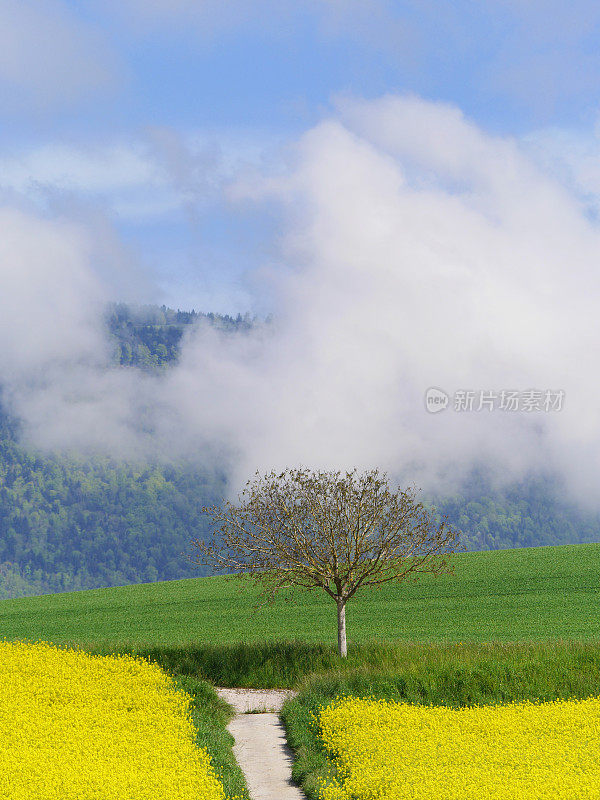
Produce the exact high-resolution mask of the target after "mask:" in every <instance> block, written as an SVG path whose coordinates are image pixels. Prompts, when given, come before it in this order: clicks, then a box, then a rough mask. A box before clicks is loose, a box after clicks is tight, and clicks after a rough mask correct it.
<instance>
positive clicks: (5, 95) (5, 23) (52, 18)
mask: <svg viewBox="0 0 600 800" xmlns="http://www.w3.org/2000/svg"><path fill="white" fill-rule="evenodd" d="M0 17H1V19H2V25H0V97H1V98H2V102H3V105H4V107H5V109H7V108H8V109H11V110H15V109H17V108H22V107H23V106H25V107H33V108H35V109H36V110H47V109H49V108H55V107H59V108H62V107H63V106H66V105H70V104H71V103H73V102H75V101H77V100H79V99H81V98H82V97H86V96H88V95H89V94H90V93H93V92H96V91H98V90H106V89H108V88H113V87H114V85H115V84H116V80H117V76H118V74H120V72H121V68H120V66H119V65H118V59H117V57H116V56H115V54H114V53H113V52H112V51H111V49H110V47H109V46H108V44H107V43H106V41H105V40H104V38H103V37H102V36H101V35H100V34H98V33H97V32H96V30H94V28H92V27H91V26H90V25H87V24H86V23H84V22H83V21H81V20H80V19H78V18H77V17H76V16H75V15H74V14H73V13H72V11H70V10H69V9H68V7H67V5H66V4H64V3H62V2H59V0H37V2H35V3H31V2H23V1H22V0H21V1H19V0H0ZM121 77H122V76H121Z"/></svg>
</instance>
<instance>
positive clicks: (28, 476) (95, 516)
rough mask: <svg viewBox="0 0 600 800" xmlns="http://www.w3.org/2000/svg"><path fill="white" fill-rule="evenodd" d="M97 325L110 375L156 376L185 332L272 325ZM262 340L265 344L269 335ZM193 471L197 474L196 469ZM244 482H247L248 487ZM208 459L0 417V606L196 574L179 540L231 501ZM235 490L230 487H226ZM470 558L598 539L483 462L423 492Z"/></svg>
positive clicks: (581, 519)
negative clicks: (76, 445)
mask: <svg viewBox="0 0 600 800" xmlns="http://www.w3.org/2000/svg"><path fill="white" fill-rule="evenodd" d="M104 324H105V331H106V335H107V340H108V342H109V344H110V359H111V365H112V366H111V367H110V369H112V370H126V371H129V370H131V371H135V372H137V373H140V374H143V375H146V376H148V377H152V378H153V379H157V378H158V377H159V376H160V375H161V374H164V373H166V372H168V371H169V370H171V369H172V368H173V367H174V366H175V365H176V364H177V363H178V360H179V358H180V353H181V343H182V340H183V339H184V337H185V336H186V335H188V334H189V332H190V331H191V329H192V328H194V327H196V326H202V325H207V326H209V327H210V328H211V329H212V330H214V331H215V332H218V333H219V335H222V336H225V337H233V338H235V337H247V336H248V335H249V333H250V332H251V331H252V330H253V329H254V328H255V327H256V326H257V325H261V326H263V327H266V329H267V330H269V326H271V325H272V320H270V319H267V320H258V319H257V318H256V317H252V318H251V317H250V315H249V314H245V315H241V314H238V315H237V316H235V317H233V316H228V315H222V314H212V313H207V314H205V313H201V312H196V311H179V310H178V311H174V310H173V309H169V308H167V307H166V306H162V307H159V306H140V307H133V306H128V305H127V304H123V303H118V304H117V303H112V304H110V305H109V306H107V307H106V310H105V313H104ZM271 335H273V336H276V335H277V333H276V329H275V328H273V330H272V331H271ZM199 465H202V466H199ZM250 477H251V475H248V476H247V478H250ZM231 483H232V482H231V475H230V474H229V473H228V471H227V469H226V468H224V465H223V463H222V462H220V460H219V459H218V458H216V457H215V460H214V462H213V463H212V465H211V463H210V460H207V459H204V458H200V459H187V460H186V459H180V458H178V459H173V458H169V457H162V458H158V459H149V458H147V457H143V458H117V457H114V456H108V455H103V454H101V453H95V454H87V455H86V454H85V453H83V454H82V453H81V452H78V451H77V450H74V449H73V448H71V449H67V448H63V449H62V450H57V449H48V448H47V447H44V448H42V447H39V446H36V445H35V444H34V443H32V442H31V441H28V439H27V436H24V431H23V425H22V422H21V421H20V420H19V418H18V416H16V415H14V414H10V413H9V411H8V410H7V408H6V406H5V407H4V408H3V409H2V410H1V411H0V598H8V597H20V596H26V595H34V594H44V593H50V592H65V591H73V590H78V589H91V588H102V587H109V586H119V585H125V584H130V583H147V582H152V581H161V580H174V579H178V578H188V577H196V576H198V575H202V574H206V570H204V569H203V568H198V567H197V566H194V565H192V564H191V562H190V561H189V560H188V559H187V558H186V555H185V553H188V554H191V548H190V540H191V539H192V538H195V537H202V536H204V535H207V534H208V533H209V532H210V526H209V523H208V520H207V518H206V516H205V515H203V514H202V511H201V509H202V506H203V505H211V504H213V503H219V502H221V500H222V499H223V497H226V496H229V495H230V493H231V489H232V485H231ZM234 488H235V487H234ZM420 499H422V500H423V501H424V502H426V503H428V504H430V503H433V504H434V505H435V508H436V509H437V510H438V512H439V513H440V514H446V515H448V519H449V521H450V522H451V523H452V524H454V525H456V526H457V527H458V528H460V530H461V531H462V532H463V535H464V542H465V544H466V546H467V548H468V549H470V550H486V549H503V548H512V547H533V546H541V545H556V544H573V543H578V542H593V541H600V516H599V515H598V513H597V512H595V511H590V510H586V509H585V508H582V507H580V506H579V505H578V504H577V503H575V502H574V501H573V500H570V499H569V498H568V494H566V493H565V488H564V486H562V485H561V482H560V480H559V478H558V477H557V476H556V475H554V476H552V475H549V474H543V473H541V472H539V473H537V474H535V473H532V474H531V475H530V476H528V477H526V478H524V479H521V480H519V481H513V482H512V483H510V484H508V485H505V486H503V487H501V488H498V487H497V486H495V485H494V480H493V473H491V472H490V474H488V470H487V469H486V466H485V464H483V463H482V464H480V465H474V466H473V467H472V469H471V471H470V473H469V475H468V476H467V477H466V478H465V480H464V482H463V484H462V486H461V487H460V491H456V492H447V493H439V492H438V493H434V492H429V493H425V492H422V493H421V495H420Z"/></svg>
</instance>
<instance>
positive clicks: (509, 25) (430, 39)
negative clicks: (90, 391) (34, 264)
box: [0, 0, 600, 314]
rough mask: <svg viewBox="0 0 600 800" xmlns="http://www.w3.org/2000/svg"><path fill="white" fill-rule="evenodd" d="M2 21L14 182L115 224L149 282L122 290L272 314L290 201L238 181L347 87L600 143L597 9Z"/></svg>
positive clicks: (516, 132)
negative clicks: (270, 281)
mask: <svg viewBox="0 0 600 800" xmlns="http://www.w3.org/2000/svg"><path fill="white" fill-rule="evenodd" d="M0 14H1V19H2V27H1V32H0V37H1V38H0V45H1V47H0V53H1V55H0V101H1V102H0V187H1V191H2V192H3V194H4V195H5V196H7V197H10V196H11V195H12V196H13V197H14V199H15V200H16V201H18V202H25V203H28V204H31V205H32V206H34V207H36V208H37V209H39V210H40V211H41V213H43V214H48V213H49V214H51V215H55V216H61V217H65V216H66V217H69V216H70V217H79V218H80V219H81V218H87V219H88V220H89V219H92V218H94V219H95V220H96V222H97V224H103V225H105V226H107V227H110V228H111V229H112V230H113V231H114V235H115V237H116V239H118V241H119V243H120V247H121V248H122V250H123V258H126V259H127V260H128V261H129V262H130V264H131V267H132V268H134V267H135V268H137V269H138V270H141V272H143V273H144V274H145V275H146V277H147V280H146V285H141V284H139V283H138V284H137V285H136V287H135V289H134V287H133V285H131V286H127V285H125V286H123V287H116V288H117V289H122V298H121V297H119V299H131V300H146V299H148V300H155V301H156V302H166V303H167V304H169V305H172V306H176V307H177V306H179V307H181V308H184V307H185V308H188V307H195V308H196V309H200V310H204V311H208V310H212V311H219V312H222V313H237V312H238V311H241V312H242V313H243V312H244V311H246V310H249V311H251V312H253V313H259V314H262V313H268V310H269V309H268V300H267V299H266V298H262V297H257V296H256V293H255V292H254V291H253V290H252V277H251V276H252V273H253V272H254V271H255V270H256V269H257V268H259V267H261V266H263V265H265V264H268V263H273V262H274V261H277V260H278V259H279V258H280V253H279V252H278V250H277V245H278V231H279V230H280V214H279V212H280V209H278V208H277V206H276V205H275V206H274V205H272V204H268V203H264V204H247V203H243V202H236V201H235V199H232V197H231V195H230V192H229V189H230V187H231V184H232V183H235V181H236V180H237V179H238V178H239V176H240V175H241V174H243V173H244V172H246V171H252V170H254V169H258V170H262V171H264V170H273V171H277V170H278V169H281V168H282V161H283V162H285V158H286V153H287V148H288V147H289V146H290V145H291V144H293V143H294V142H295V141H296V140H297V139H298V138H299V137H300V136H301V135H302V134H303V133H304V132H305V131H306V130H308V129H309V128H311V127H312V126H314V125H316V124H318V123H319V122H320V121H322V120H323V119H324V118H326V117H327V116H328V115H330V114H332V113H335V109H336V103H337V102H338V101H339V100H340V98H345V97H346V98H347V97H356V98H361V99H376V98H379V97H381V96H383V95H386V94H398V95H406V94H408V95H417V96H419V97H421V98H422V99H424V100H427V101H431V102H442V103H449V104H453V105H455V106H457V107H458V108H460V109H461V111H462V112H463V113H464V114H465V116H466V117H467V118H469V119H470V120H472V121H474V122H475V123H476V124H478V125H480V126H481V127H482V128H484V129H485V130H486V131H488V132H490V133H495V134H502V135H508V136H514V137H516V138H517V139H519V140H523V141H530V140H533V141H534V142H535V144H536V145H537V148H538V150H539V151H540V153H541V154H542V155H544V156H545V157H546V158H549V159H552V160H553V161H556V162H558V164H559V166H560V167H561V168H562V169H563V170H564V171H566V172H570V171H572V170H573V169H575V170H576V171H577V170H581V171H583V163H584V162H585V159H586V157H589V156H590V155H591V156H592V157H595V154H596V153H597V150H598V141H597V131H596V123H597V107H598V102H599V100H600V81H599V79H598V75H600V47H599V45H600V29H599V23H600V10H599V9H598V7H597V4H594V3H591V2H580V1H576V2H574V3H572V4H569V5H568V6H566V5H565V4H564V3H560V2H543V1H542V2H535V0H533V1H532V2H516V1H515V2H511V0H490V2H487V3H474V2H464V1H463V0H459V2H452V3H445V2H427V0H425V1H423V0H419V2H403V3H400V2H388V1H387V0H368V2H367V0H364V2H363V0H294V2H289V0H278V2H266V1H265V0H262V1H260V0H259V2H256V0H255V1H254V2H251V3H250V2H246V0H229V2H212V0H169V1H168V2H167V0H144V2H142V0H78V2H65V0H41V1H39V2H30V1H29V0H0ZM572 162H575V163H574V164H573V163H572ZM594 171H595V172H597V168H595V169H594ZM599 180H600V178H599V176H598V175H596V176H595V183H596V184H597V182H598V181H599ZM590 188H591V189H592V190H594V189H595V188H596V185H594V186H592V187H590Z"/></svg>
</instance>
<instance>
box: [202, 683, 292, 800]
mask: <svg viewBox="0 0 600 800" xmlns="http://www.w3.org/2000/svg"><path fill="white" fill-rule="evenodd" d="M217 693H218V695H219V697H222V698H223V700H225V701H227V702H228V703H229V704H230V705H231V706H233V708H234V709H235V712H236V714H235V717H234V718H233V719H232V720H231V722H230V723H229V725H228V726H227V729H228V730H229V732H230V733H231V735H232V736H233V738H234V739H235V745H234V747H233V753H234V755H235V757H236V759H237V761H238V764H239V765H240V767H241V768H242V771H243V773H244V775H245V776H246V783H247V784H248V791H249V792H250V797H251V798H252V800H305V796H304V794H303V793H302V792H301V791H300V789H299V788H298V787H297V786H295V785H294V784H293V783H292V777H291V776H292V753H291V751H290V749H289V747H288V746H287V744H286V740H285V731H284V729H283V725H282V724H281V721H280V719H279V713H278V712H279V711H280V709H281V706H282V705H283V703H284V701H285V700H286V698H287V697H289V696H290V695H292V694H294V692H291V691H281V690H278V689H219V688H217ZM248 711H255V712H257V711H258V712H261V713H254V714H248V713H247V712H248Z"/></svg>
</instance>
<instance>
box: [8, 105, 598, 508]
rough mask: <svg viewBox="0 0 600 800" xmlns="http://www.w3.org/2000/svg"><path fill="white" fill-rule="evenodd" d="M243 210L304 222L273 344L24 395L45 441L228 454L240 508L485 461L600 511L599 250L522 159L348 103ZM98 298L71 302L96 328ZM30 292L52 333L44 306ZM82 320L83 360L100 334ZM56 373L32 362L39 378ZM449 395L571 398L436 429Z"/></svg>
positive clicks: (447, 128) (259, 337) (490, 139)
mask: <svg viewBox="0 0 600 800" xmlns="http://www.w3.org/2000/svg"><path fill="white" fill-rule="evenodd" d="M239 192H240V194H246V196H249V197H250V196H251V197H254V198H260V197H261V196H264V197H270V198H271V199H272V200H275V201H277V202H279V203H281V204H282V205H283V206H284V207H285V209H286V211H285V213H286V226H285V231H284V232H282V252H281V263H282V264H283V263H285V264H286V267H285V268H284V267H278V266H277V265H271V266H268V265H265V268H264V269H263V270H262V272H261V279H262V281H263V285H264V286H265V288H267V289H269V291H271V292H272V294H273V297H274V298H275V308H274V311H275V313H276V319H277V325H276V328H275V330H273V331H270V330H266V329H260V330H258V331H257V332H256V333H254V334H253V335H251V336H249V337H248V338H227V337H223V336H221V335H219V334H217V333H215V332H214V331H211V330H208V329H204V328H201V329H199V330H196V331H191V332H190V333H189V336H188V338H187V339H186V341H185V343H184V347H183V352H182V358H181V363H180V364H179V365H178V366H177V367H176V368H174V369H173V370H172V371H170V373H168V374H167V375H163V376H161V377H160V378H156V379H153V378H148V377H145V378H144V379H143V380H142V379H140V380H139V381H138V380H137V379H136V377H135V375H134V374H132V373H131V372H127V371H117V372H111V371H107V370H105V369H103V368H102V367H101V366H94V367H92V368H87V367H86V369H83V368H82V369H79V368H77V369H76V368H72V367H69V368H68V369H67V367H66V366H65V367H64V369H63V373H62V374H61V373H58V372H57V373H54V374H53V380H47V381H46V382H45V384H44V391H41V390H40V391H35V392H29V393H28V394H27V395H26V396H25V395H23V394H22V396H21V403H20V404H19V405H18V407H19V410H20V412H21V414H22V416H23V418H24V420H25V423H26V426H27V429H28V430H29V431H30V432H31V435H32V436H35V438H36V440H37V441H38V442H42V443H43V444H46V445H56V444H64V443H65V442H67V443H70V444H76V445H77V446H84V445H86V444H87V445H88V446H94V447H102V446H104V447H105V448H107V449H110V448H117V450H118V452H122V451H123V449H125V450H126V449H127V448H131V450H132V451H134V452H137V453H139V452H143V451H146V452H150V453H153V454H156V453H160V454H161V455H162V456H164V457H180V458H181V457H186V458H199V459H201V460H202V459H206V460H208V462H209V463H210V461H211V459H213V458H214V457H215V455H216V454H218V455H219V457H221V458H222V459H224V462H225V464H226V466H228V467H229V468H231V469H232V471H233V475H234V479H235V480H234V489H235V490H237V489H239V488H240V487H241V485H242V484H243V483H244V482H245V480H246V479H247V478H248V477H250V476H251V475H252V474H253V472H254V471H255V469H257V468H258V469H261V470H266V469H271V468H280V467H285V466H293V465H296V464H299V463H304V464H309V465H310V466H315V467H325V468H346V467H351V466H354V465H356V466H358V467H360V468H364V467H370V466H379V467H382V468H384V469H387V470H388V471H389V472H390V474H392V475H393V474H400V473H402V472H403V471H408V472H409V477H410V478H411V479H414V480H416V481H417V483H418V484H420V485H421V486H423V487H424V488H427V489H431V488H436V487H440V486H442V487H446V488H455V487H454V486H453V481H458V480H459V479H460V478H461V476H462V475H463V474H464V473H465V471H466V470H467V469H468V468H469V467H470V466H471V465H472V463H473V462H474V461H476V460H480V461H485V462H487V463H489V464H492V465H494V466H495V467H496V470H497V477H498V480H499V481H502V480H507V481H508V480H514V479H517V478H519V477H521V476H523V475H524V474H525V473H526V472H528V471H529V470H535V469H542V468H543V469H556V470H558V471H559V473H560V474H561V475H563V476H564V478H565V479H566V481H567V484H568V485H569V488H570V489H571V490H572V492H573V494H574V495H575V496H576V497H578V498H580V499H581V500H583V501H587V502H589V503H591V504H594V503H597V491H596V487H597V485H598V479H599V478H600V455H599V454H600V420H599V418H598V415H597V413H596V403H597V401H596V397H597V395H598V392H599V390H600V381H599V380H598V377H597V362H598V358H597V342H598V340H599V339H600V330H599V327H600V323H599V322H598V315H597V309H596V305H597V298H598V296H599V295H600V272H599V270H598V267H597V253H598V252H599V248H600V231H599V229H598V227H597V225H596V224H595V223H593V222H591V221H590V220H589V219H588V218H587V216H586V214H585V213H584V211H583V209H582V207H581V204H580V202H579V199H578V198H577V197H576V196H574V195H573V193H572V192H571V191H570V189H569V188H568V187H567V188H565V186H563V185H562V184H561V183H560V182H559V181H558V180H557V179H556V178H555V177H554V176H553V175H551V174H548V173H547V172H546V171H544V170H543V169H542V168H540V167H539V166H537V165H536V163H535V162H534V161H533V160H532V159H531V158H530V156H529V155H528V153H527V151H526V150H525V148H524V147H523V146H522V145H520V144H519V143H518V142H516V141H514V140H512V139H509V138H500V137H496V136H490V135H489V134H487V133H486V132H485V131H483V130H481V129H479V128H478V127H476V126H475V125H474V124H472V123H470V122H469V121H468V120H466V119H465V118H464V117H463V116H462V114H461V113H460V112H459V111H458V110H457V109H456V108H454V107H451V106H445V105H440V104H433V103H428V102H425V101H423V100H420V99H419V98H415V97H393V96H391V97H385V98H382V99H380V100H378V101H370V102H367V101H356V100H355V101H352V100H346V101H345V102H341V103H340V105H339V109H338V111H337V112H336V114H335V115H334V116H333V117H332V118H330V119H327V120H324V121H323V122H322V123H321V124H319V125H318V126H316V127H315V128H313V129H312V130H310V131H308V132H307V133H306V134H305V135H304V136H303V137H302V138H301V139H300V141H299V142H298V143H297V146H296V148H295V157H294V158H291V159H290V160H289V166H288V169H287V171H286V172H285V173H283V174H280V175H279V176H275V177H274V176H273V174H271V175H270V176H269V177H268V178H265V179H264V180H261V179H260V177H259V178H258V179H257V182H256V184H255V185H254V187H252V185H251V184H249V183H246V184H245V185H244V186H240V188H239ZM54 261H55V259H52V260H50V261H49V263H54ZM40 269H42V267H40ZM24 274H26V273H24ZM84 274H87V273H84ZM44 280H45V284H44V285H49V286H50V287H51V282H49V280H48V279H46V278H44ZM64 280H65V281H67V282H72V278H71V277H70V276H69V275H68V274H67V275H66V276H65V277H64ZM86 281H87V279H86ZM86 281H84V282H83V285H82V288H81V289H74V290H73V292H74V293H75V294H77V291H80V293H81V294H82V297H83V303H82V306H83V308H84V309H85V308H86V307H87V306H86V304H87V302H88V301H87V300H86V299H85V298H86V297H87V295H88V284H87V282H86ZM33 283H35V281H33ZM74 285H75V286H77V283H76V282H75V284H74ZM258 285H259V286H260V283H259V284H258ZM17 291H18V292H20V294H18V293H17V296H18V304H19V306H22V307H25V306H27V305H28V306H29V308H30V310H31V312H32V313H31V315H30V319H32V320H34V326H35V327H34V330H38V331H39V332H40V333H39V334H38V335H40V336H41V335H43V330H44V327H43V325H44V324H45V322H46V320H45V319H44V316H43V315H42V316H41V322H42V324H41V325H40V326H39V328H38V326H37V323H36V322H35V320H36V319H37V317H36V313H35V310H36V309H37V308H38V306H39V304H40V303H43V302H44V301H45V297H42V294H45V293H39V292H38V293H37V294H36V293H35V292H33V291H32V290H31V291H30V290H29V289H27V290H26V291H25V290H24V289H20V288H19V287H18V286H17ZM56 291H57V292H58V291H59V289H58V288H57V289H56ZM2 296H4V295H2ZM6 296H8V295H6ZM76 305H77V304H76V303H75V306H76ZM65 318H66V320H67V321H68V324H69V325H70V333H69V338H72V339H73V340H77V339H78V338H79V335H78V330H79V326H80V325H83V324H84V322H83V321H82V320H80V319H79V318H78V317H77V315H75V316H74V315H73V314H71V315H69V314H66V315H65ZM32 337H33V338H32ZM32 337H31V336H30V338H29V339H27V341H28V345H27V346H28V347H31V348H32V349H33V350H35V346H36V345H35V335H33V334H32ZM83 341H85V339H83ZM0 344H1V346H2V347H4V348H8V349H10V347H11V344H10V339H8V338H6V339H5V341H4V342H2V343H0ZM59 345H60V342H59V343H58V344H57V347H58V348H59V352H62V351H60V346H59ZM86 352H87V351H86ZM90 352H91V351H90ZM42 353H43V360H44V361H45V360H48V359H51V353H49V352H48V349H47V347H45V349H44V350H43V351H42ZM19 358H20V357H19ZM19 358H17V361H18V360H19ZM36 358H37V359H38V360H37V361H36V360H35V359H33V360H32V359H29V360H28V358H25V357H24V362H25V363H30V364H31V365H32V367H31V370H32V374H33V375H35V374H36V371H35V364H36V363H38V362H39V359H40V356H37V357H36ZM63 361H64V359H63ZM429 386H439V387H441V388H443V389H445V390H446V391H448V392H450V393H452V392H454V391H455V390H458V389H473V390H477V389H482V390H492V391H500V390H501V389H508V390H511V389H516V390H525V389H531V388H537V389H540V390H544V389H552V390H561V389H562V390H564V391H565V392H566V400H565V407H564V409H563V411H561V412H555V413H553V414H552V413H544V412H539V413H533V414H529V415H527V414H523V413H522V414H514V413H510V412H505V413H501V412H499V411H494V412H492V413H490V412H479V413H477V412H473V413H458V412H454V411H452V410H450V409H448V410H447V411H445V412H443V413H441V414H437V415H430V414H427V412H426V411H425V407H424V393H425V391H426V389H427V388H428V387H429ZM142 412H143V415H144V416H143V419H144V424H145V426H146V430H147V431H151V433H146V434H144V435H140V434H138V433H136V430H135V422H136V419H137V418H138V417H139V415H140V414H141V413H142Z"/></svg>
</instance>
